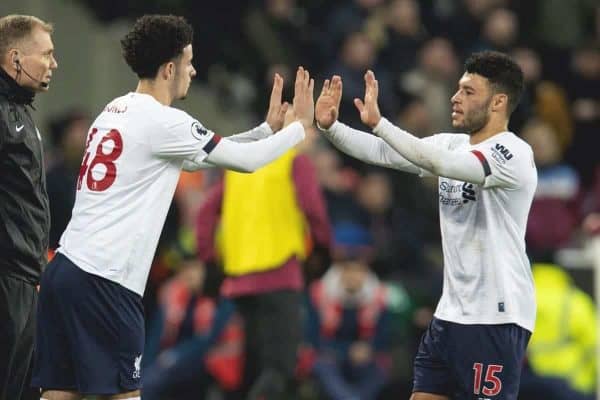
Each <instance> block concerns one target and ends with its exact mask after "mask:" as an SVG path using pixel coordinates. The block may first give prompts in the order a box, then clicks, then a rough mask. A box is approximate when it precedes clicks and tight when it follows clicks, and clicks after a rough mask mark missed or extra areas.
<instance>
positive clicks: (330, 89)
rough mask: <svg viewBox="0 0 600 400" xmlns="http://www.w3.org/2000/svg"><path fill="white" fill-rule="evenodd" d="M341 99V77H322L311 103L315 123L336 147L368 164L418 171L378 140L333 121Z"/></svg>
mask: <svg viewBox="0 0 600 400" xmlns="http://www.w3.org/2000/svg"><path fill="white" fill-rule="evenodd" d="M341 98H342V79H341V78H340V77H339V76H337V75H334V76H333V78H332V79H331V82H330V81H329V79H327V80H325V82H324V83H323V89H322V90H321V95H320V96H319V99H318V100H317V104H316V106H315V118H316V120H317V126H318V127H319V128H320V129H321V131H322V132H323V133H324V135H325V137H326V138H327V139H328V140H329V141H330V142H331V143H332V144H333V145H334V146H335V147H337V148H338V149H339V150H341V151H343V152H344V153H346V154H348V155H350V156H352V157H354V158H357V159H359V160H361V161H364V162H366V163H368V164H374V165H379V166H382V167H389V168H395V169H398V170H402V171H406V172H411V173H414V174H419V173H420V172H421V170H420V169H419V168H418V167H416V166H414V165H413V164H412V163H411V162H410V161H408V160H407V159H405V158H404V157H402V156H401V155H400V154H398V152H397V151H395V150H394V149H393V148H392V147H390V146H389V145H388V144H387V143H385V142H384V141H383V140H382V139H380V138H378V137H376V136H373V135H371V134H369V133H366V132H362V131H359V130H357V129H353V128H350V127H349V126H347V125H344V124H343V123H341V122H339V121H337V118H338V115H339V107H340V101H341Z"/></svg>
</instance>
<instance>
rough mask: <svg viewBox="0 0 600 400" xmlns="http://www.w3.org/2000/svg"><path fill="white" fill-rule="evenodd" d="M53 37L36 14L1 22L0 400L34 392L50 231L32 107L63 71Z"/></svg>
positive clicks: (47, 26)
mask: <svg viewBox="0 0 600 400" xmlns="http://www.w3.org/2000/svg"><path fill="white" fill-rule="evenodd" d="M51 34H52V25H50V24H48V23H46V22H44V21H42V20H40V19H39V18H36V17H32V16H26V15H8V16H6V17H2V18H0V400H19V399H23V398H25V397H28V396H29V395H31V390H30V389H29V381H28V379H29V375H28V373H29V370H30V364H31V360H32V353H33V340H34V339H33V338H34V333H35V315H36V305H37V289H36V285H37V284H38V282H39V277H40V274H41V271H42V268H43V266H44V265H45V264H46V251H47V247H48V232H49V227H50V213H49V208H48V195H47V193H46V179H45V172H44V160H43V156H42V142H41V136H40V133H39V131H38V129H37V128H36V126H35V123H34V122H33V119H32V117H31V108H32V103H33V98H34V96H35V94H36V93H37V92H46V91H47V90H48V87H49V84H50V79H51V76H52V71H53V70H54V69H56V67H57V66H58V65H57V63H56V60H55V59H54V54H53V50H54V48H53V44H52V39H51ZM38 398H39V394H38Z"/></svg>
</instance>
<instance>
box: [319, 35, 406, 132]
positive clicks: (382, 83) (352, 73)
mask: <svg viewBox="0 0 600 400" xmlns="http://www.w3.org/2000/svg"><path fill="white" fill-rule="evenodd" d="M376 62H377V49H376V48H375V44H374V43H373V41H372V40H371V39H370V38H369V37H368V36H367V35H366V34H365V33H363V32H360V31H356V32H352V33H350V34H348V36H346V37H345V38H344V39H343V42H342V44H341V47H340V50H339V58H338V59H337V60H336V61H335V62H334V63H333V64H331V65H330V66H329V67H328V68H327V71H326V73H325V76H328V77H331V76H332V75H334V74H335V75H340V76H341V77H342V80H343V81H344V90H343V93H342V104H341V106H340V114H341V115H343V116H344V120H345V121H347V123H348V125H351V126H354V127H360V126H362V123H361V122H360V116H359V113H358V111H357V110H356V107H355V106H354V99H355V98H362V97H363V96H364V93H365V80H364V75H365V72H366V71H367V69H372V70H374V71H375V73H376V74H377V79H378V81H379V99H380V102H379V104H380V107H381V111H382V113H384V114H388V115H389V114H395V111H396V98H395V96H394V93H393V91H392V87H393V85H392V81H391V76H390V74H389V72H388V71H387V69H385V68H381V67H380V66H379V65H376Z"/></svg>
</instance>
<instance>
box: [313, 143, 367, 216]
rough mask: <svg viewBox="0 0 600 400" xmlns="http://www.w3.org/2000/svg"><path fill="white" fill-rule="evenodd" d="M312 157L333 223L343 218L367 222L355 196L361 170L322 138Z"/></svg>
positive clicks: (328, 213)
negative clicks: (346, 162)
mask: <svg viewBox="0 0 600 400" xmlns="http://www.w3.org/2000/svg"><path fill="white" fill-rule="evenodd" d="M312 159H313V161H314V165H315V169H316V173H317V179H318V181H319V186H321V188H322V190H323V196H324V198H325V203H326V205H327V215H329V219H330V221H331V223H332V224H336V223H338V222H340V221H360V222H362V223H366V221H367V216H366V214H365V212H364V210H362V209H361V208H360V207H359V206H358V204H357V203H356V201H355V200H354V196H353V191H354V189H355V188H356V185H357V184H358V181H359V179H360V178H359V175H358V173H357V172H356V171H355V170H354V169H353V168H351V167H345V166H343V165H342V158H341V155H340V153H339V152H338V151H337V150H335V149H333V148H332V147H331V146H330V145H329V144H328V143H326V142H321V143H320V144H319V145H318V146H317V147H316V148H315V151H314V154H313V157H312Z"/></svg>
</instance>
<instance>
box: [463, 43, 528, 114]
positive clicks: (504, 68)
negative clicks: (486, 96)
mask: <svg viewBox="0 0 600 400" xmlns="http://www.w3.org/2000/svg"><path fill="white" fill-rule="evenodd" d="M465 70H466V71H467V72H468V73H470V74H477V75H481V76H483V77H484V78H487V80H488V81H489V82H490V85H491V86H492V90H493V92H494V93H504V94H506V95H507V96H508V115H510V114H512V112H513V111H514V110H515V108H517V105H518V104H519V100H520V99H521V94H522V93H523V86H524V83H523V71H522V70H521V67H519V65H518V64H517V63H516V62H515V61H514V60H513V59H512V58H510V57H509V56H508V55H506V54H504V53H500V52H497V51H482V52H478V53H473V54H472V55H471V56H470V57H469V58H468V59H467V61H466V62H465Z"/></svg>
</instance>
